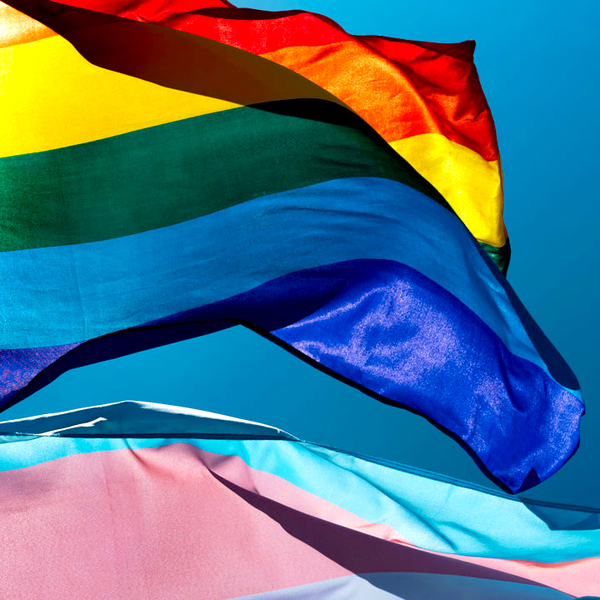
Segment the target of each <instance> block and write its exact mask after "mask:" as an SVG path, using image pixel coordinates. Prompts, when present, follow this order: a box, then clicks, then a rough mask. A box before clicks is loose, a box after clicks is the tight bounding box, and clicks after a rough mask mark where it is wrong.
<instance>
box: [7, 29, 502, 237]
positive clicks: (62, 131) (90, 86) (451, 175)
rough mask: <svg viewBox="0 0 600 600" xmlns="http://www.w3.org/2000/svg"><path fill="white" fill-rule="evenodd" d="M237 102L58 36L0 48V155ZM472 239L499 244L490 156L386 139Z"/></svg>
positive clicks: (427, 139)
mask: <svg viewBox="0 0 600 600" xmlns="http://www.w3.org/2000/svg"><path fill="white" fill-rule="evenodd" d="M238 106H240V105H239V104H235V103H233V102H227V101H225V100H220V99H216V98H211V97H206V96H200V95H197V94H192V93H188V92H182V91H179V90H174V89H170V88H164V87H162V86H159V85H156V84H153V83H150V82H147V81H144V80H141V79H137V78H135V77H129V76H127V75H123V74H121V73H117V72H114V71H109V70H106V69H101V68H99V67H96V66H94V65H92V64H91V63H89V62H88V61H87V60H85V59H84V58H83V57H82V56H81V55H80V54H79V53H78V52H77V50H75V48H74V47H73V46H72V45H71V44H70V43H69V42H67V41H66V40H65V39H63V38H62V37H60V36H52V37H49V38H45V39H41V40H37V41H34V42H29V43H22V44H18V45H16V46H9V47H5V48H0V115H2V118H1V119H0V157H2V156H12V155H17V154H26V153H30V152H42V151H45V150H52V149H55V148H62V147H65V146H71V145H75V144H81V143H85V142H90V141H94V140H97V139H102V138H107V137H112V136H114V135H119V134H122V133H127V132H130V131H135V130H139V129H144V128H146V127H152V126H154V125H161V124H163V123H169V122H173V121H178V120H181V119H186V118H189V117H195V116H199V115H203V114H209V113H213V112H219V111H223V110H228V109H230V108H235V107H238ZM391 145H392V147H393V148H394V149H395V150H396V151H397V152H398V153H399V154H401V155H402V156H403V157H404V158H405V159H406V160H408V162H409V163H410V164H412V165H413V167H415V169H416V170H417V171H418V172H419V173H420V174H421V175H423V177H425V178H426V179H427V180H428V181H430V182H431V183H432V184H433V185H434V186H435V187H436V188H437V189H438V190H439V191H440V192H441V193H442V195H443V196H444V197H445V198H446V199H447V200H448V202H449V203H450V204H451V205H452V207H453V208H454V210H455V211H456V212H457V214H458V215H459V217H460V218H461V219H462V220H463V222H464V223H465V225H466V226H467V227H468V228H469V229H470V231H471V232H472V233H473V235H474V236H475V237H476V238H477V239H478V240H480V241H483V242H486V243H488V244H491V245H493V246H502V245H504V243H505V242H506V234H505V231H504V228H503V225H502V175H501V168H500V164H499V162H498V161H486V160H485V159H483V158H482V157H481V156H480V155H479V154H477V153H476V152H474V151H472V150H470V149H468V148H465V147H464V146H461V145H460V144H457V143H455V142H451V141H450V140H448V139H447V138H446V137H445V136H443V135H441V134H436V133H430V134H424V135H418V136H414V137H411V138H407V139H404V140H400V141H396V142H392V143H391Z"/></svg>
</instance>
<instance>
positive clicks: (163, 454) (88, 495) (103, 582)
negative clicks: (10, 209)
mask: <svg viewBox="0 0 600 600" xmlns="http://www.w3.org/2000/svg"><path fill="white" fill-rule="evenodd" d="M198 457H199V454H198V452H197V451H196V448H194V447H193V446H189V445H187V444H174V445H171V446H166V447H164V448H158V449H147V450H139V451H136V452H131V451H128V450H118V451H113V452H97V453H91V454H80V455H72V456H68V457H65V458H60V459H56V460H54V461H51V462H47V463H43V464H40V465H36V466H32V467H28V468H26V469H21V470H15V471H6V472H3V473H2V474H1V475H0V488H1V489H2V494H1V495H0V565H2V566H1V574H0V597H1V598H11V599H17V598H19V599H21V598H22V599H23V600H31V599H33V598H61V597H66V598H86V599H100V598H102V599H105V598H111V600H112V599H114V600H119V599H123V600H131V599H132V598H148V599H156V600H164V599H165V598H177V599H188V598H189V599H190V600H192V599H193V600H198V599H202V600H209V599H212V598H230V597H232V596H242V595H249V594H253V593H258V592H264V591H269V590H275V589H280V588H286V587H293V586H298V585H303V584H306V583H312V582H316V581H322V580H326V579H331V578H334V577H340V576H343V575H348V574H349V573H350V571H348V570H347V569H344V568H343V567H341V566H340V565H338V564H336V563H335V562H334V561H333V560H331V559H329V558H327V557H325V556H323V555H321V554H319V553H318V552H315V551H314V550H313V549H312V548H311V547H310V546H308V545H306V544H305V543H303V542H301V541H299V540H297V539H295V538H293V537H291V536H289V535H288V534H287V533H286V532H285V531H284V530H282V528H281V527H280V526H279V524H278V523H276V522H275V521H273V520H272V519H270V518H269V517H268V516H267V515H266V514H264V513H263V512H261V511H259V510H256V509H255V508H253V507H252V506H251V505H249V504H247V503H246V502H244V501H243V499H241V498H240V497H238V496H236V495H235V494H232V493H231V491H230V490H229V489H227V488H226V487H225V486H223V485H222V484H221V483H219V482H218V480H217V479H215V477H214V476H213V475H211V474H210V472H209V471H208V470H207V469H206V468H205V467H204V466H203V465H202V464H201V462H200V461H199V460H198Z"/></svg>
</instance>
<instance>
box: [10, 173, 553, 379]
mask: <svg viewBox="0 0 600 600" xmlns="http://www.w3.org/2000/svg"><path fill="white" fill-rule="evenodd" d="M368 258H372V259H378V258H381V259H389V260H396V261H398V262H401V263H404V264H406V265H408V266H410V267H412V268H414V269H416V270H417V271H419V272H421V273H422V274H423V275H425V276H426V277H429V278H430V279H432V280H433V281H435V282H437V283H438V284H440V285H441V286H442V287H444V288H445V289H446V290H448V291H449V292H451V293H452V294H453V295H454V296H455V297H457V298H458V299H459V300H461V301H462V302H463V303H464V304H465V305H466V306H467V307H468V308H470V309H471V310H472V311H473V312H474V313H475V314H477V315H478V316H479V317H481V319H482V320H483V321H484V322H485V323H487V324H488V325H489V326H490V327H491V329H492V330H493V331H495V332H496V334H497V335H498V336H499V337H500V339H502V341H503V342H504V343H505V345H506V346H507V347H508V349H509V350H510V351H511V352H512V353H513V354H515V355H516V356H519V357H521V358H525V359H527V360H529V361H531V362H533V363H534V364H536V365H538V366H540V367H541V368H542V369H544V370H545V371H546V372H548V369H547V367H546V365H545V363H544V361H543V360H542V359H541V358H540V356H539V354H538V353H537V351H536V350H535V348H534V347H533V345H532V343H531V341H530V339H529V337H528V335H527V332H526V331H525V329H524V328H523V325H522V323H521V321H520V320H519V318H518V316H517V315H516V313H515V311H514V309H513V308H512V306H511V303H510V301H509V299H508V297H507V294H506V292H505V290H504V289H503V287H502V285H501V284H500V283H499V281H498V280H497V279H496V278H495V277H494V276H493V275H492V273H491V271H490V266H489V265H488V264H487V263H486V262H485V261H484V260H482V258H481V256H480V251H479V249H478V248H477V244H476V242H475V241H474V239H473V238H472V237H471V236H470V234H469V233H468V232H467V230H466V228H465V227H464V225H463V224H462V223H461V222H460V221H459V220H458V219H457V218H456V217H455V216H453V215H451V214H450V213H449V212H448V211H447V210H446V209H444V208H442V207H441V206H439V205H438V204H437V203H435V202H434V201H433V200H431V199H430V198H428V197H427V196H424V195H423V194H421V193H419V192H417V191H415V190H413V189H412V188H410V187H407V186H405V185H403V184H401V183H397V182H393V181H389V180H385V179H372V178H353V179H343V180H337V181H329V182H326V183H322V184H318V185H314V186H310V187H307V188H303V189H298V190H294V191H291V192H286V193H281V194H275V195H272V196H265V197H262V198H258V199H256V200H252V201H249V202H245V203H243V204H240V205H237V206H234V207H231V208H228V209H225V210H222V211H219V212H217V213H213V214H210V215H206V216H204V217H201V218H199V219H194V220H191V221H186V222H184V223H180V224H178V225H173V226H171V227H166V228H163V229H156V230H152V231H148V232H144V233H140V234H136V235H131V236H127V237H122V238H117V239H113V240H107V241H102V242H94V243H88V244H79V245H74V246H59V247H52V248H37V249H31V250H20V251H14V252H5V253H2V254H0V281H2V282H3V285H2V287H1V288H0V307H2V310H1V316H2V321H1V332H2V335H1V339H2V340H3V344H4V347H7V348H33V347H40V346H53V345H60V344H67V343H72V342H76V341H82V340H87V339H92V338H95V337H98V336H101V335H104V334H107V333H110V332H114V331H117V330H121V329H125V328H128V327H132V326H136V325H141V324H144V323H146V322H149V321H153V320H156V319H160V318H164V317H167V316H169V315H173V314H176V313H179V312H182V311H186V310H190V309H192V308H196V307H199V306H203V305H206V304H211V303H213V302H216V301H219V300H222V299H225V298H228V297H230V296H233V295H236V294H239V293H242V292H245V291H248V290H251V289H253V288H255V287H257V286H258V285H261V284H263V283H265V282H267V281H270V280H272V279H275V278H276V277H280V276H283V275H286V274H289V273H292V272H295V271H299V270H302V269H308V268H313V267H317V266H322V265H327V264H332V263H335V262H342V261H346V260H353V259H368Z"/></svg>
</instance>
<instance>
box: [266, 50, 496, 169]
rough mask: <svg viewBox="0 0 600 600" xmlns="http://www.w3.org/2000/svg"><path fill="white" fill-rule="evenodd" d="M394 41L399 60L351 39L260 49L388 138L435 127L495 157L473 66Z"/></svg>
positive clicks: (490, 123) (487, 156) (488, 157)
mask: <svg viewBox="0 0 600 600" xmlns="http://www.w3.org/2000/svg"><path fill="white" fill-rule="evenodd" d="M397 43H398V44H404V45H406V46H407V48H406V49H405V51H404V54H405V56H404V61H403V63H402V64H401V63H399V62H394V61H392V60H390V59H389V58H386V57H385V56H384V55H383V54H380V53H379V52H377V51H375V50H374V49H373V48H372V47H370V46H367V45H365V44H364V43H360V42H358V41H347V42H338V43H334V44H328V45H325V46H317V47H314V46H313V47H308V46H300V47H288V48H282V49H280V50H276V51H274V52H268V53H266V54H262V55H261V56H263V57H264V58H268V59H269V60H272V61H273V62H276V63H279V64H280V65H283V66H285V67H287V68H288V69H291V70H293V71H296V72H297V73H300V74H301V75H303V76H304V77H306V78H307V79H310V80H311V81H313V82H314V83H316V84H317V85H319V86H321V87H323V88H325V89H326V90H327V91H329V92H331V93H332V94H333V95H334V96H336V97H338V98H339V99H340V100H342V101H343V102H345V103H346V104H348V106H350V107H351V108H352V109H354V110H355V111H356V112H357V113H358V114H359V115H360V116H361V117H362V118H363V119H365V121H367V122H368V123H369V124H370V125H371V126H372V127H373V128H374V129H376V130H377V131H378V132H379V134H380V135H381V136H382V137H384V138H385V139H386V140H387V141H388V142H391V141H397V140H400V139H404V138H408V137H412V136H414V135H420V134H424V133H441V134H442V135H444V136H446V137H447V138H448V139H450V140H451V141H453V142H457V143H459V144H461V145H463V146H466V147H467V148H470V149H471V150H474V151H475V152H477V153H478V154H480V155H481V156H482V157H483V158H485V159H486V160H498V152H497V149H496V145H495V132H494V126H493V121H492V119H491V115H490V112H489V109H488V107H487V104H486V102H485V98H484V97H483V93H477V90H474V89H473V88H474V87H475V86H473V85H472V83H473V82H472V79H473V77H476V73H475V67H474V65H473V64H472V63H469V62H466V61H459V60H456V59H454V58H453V57H449V56H447V55H442V54H439V53H435V52H433V51H430V50H425V49H423V48H421V47H418V46H415V45H414V44H412V43H409V42H402V41H398V42H397ZM388 45H389V42H388ZM429 55H431V56H429Z"/></svg>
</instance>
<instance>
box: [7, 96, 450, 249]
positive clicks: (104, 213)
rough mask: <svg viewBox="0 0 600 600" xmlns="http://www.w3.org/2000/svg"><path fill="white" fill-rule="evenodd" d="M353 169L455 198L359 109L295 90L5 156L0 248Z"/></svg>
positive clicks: (75, 236)
mask: <svg viewBox="0 0 600 600" xmlns="http://www.w3.org/2000/svg"><path fill="white" fill-rule="evenodd" d="M345 177H382V178H387V179H392V180H395V181H399V182H402V183H406V184H408V185H410V186H411V187H414V188H416V189H418V190H420V191H422V192H424V193H426V194H427V195H429V196H431V197H432V198H434V199H435V200H436V201H437V202H439V203H441V204H443V205H444V206H446V207H448V205H447V203H446V202H445V200H444V199H443V198H442V196H441V195H440V194H439V193H438V192H437V191H436V190H435V189H434V188H433V187H432V186H431V185H430V184H429V183H428V182H427V181H425V179H423V178H422V177H421V176H420V175H418V174H417V172H416V171H415V170H414V169H413V168H412V167H411V166H410V165H409V164H408V163H407V162H406V161H404V160H403V159H401V158H400V157H399V156H398V155H397V154H396V153H395V152H394V151H393V150H392V149H391V148H390V147H389V146H388V145H387V144H386V143H385V142H384V141H383V140H382V139H381V138H380V137H379V136H378V135H377V134H376V133H375V132H374V131H373V130H372V129H371V128H370V127H369V126H368V125H366V124H365V123H364V122H363V121H362V120H361V119H360V118H359V117H357V116H356V115H355V114H354V113H352V112H351V111H349V110H348V109H346V108H344V107H342V106H339V105H337V104H335V103H332V102H328V101H324V100H311V99H308V100H290V101H281V102H273V103H267V104H260V105H255V106H254V107H242V108H236V109H232V110H228V111H225V112H219V113H214V114H210V115H203V116H199V117H195V118H192V119H186V120H183V121H177V122H174V123H168V124H165V125H160V126H157V127H151V128H148V129H143V130H141V131H135V132H132V133H127V134H124V135H120V136H115V137H111V138H107V139H103V140H98V141H95V142H90V143H87V144H81V145H77V146H71V147H68V148H60V149H57V150H51V151H48V152H39V153H34V154H26V155H20V156H11V157H7V158H3V159H0V181H1V182H2V188H1V189H0V223H1V224H2V225H0V227H2V230H1V235H0V250H2V251H8V250H17V249H25V248H36V247H47V246H59V245H66V244H76V243H82V242H92V241H98V240H105V239H110V238H115V237H119V236H124V235H129V234H134V233H139V232H142V231H147V230H150V229H156V228H159V227H165V226H168V225H172V224H175V223H179V222H182V221H186V220H189V219H193V218H196V217H200V216H202V215H206V214H209V213H212V212H215V211H218V210H221V209H224V208H227V207H230V206H233V205H236V204H239V203H242V202H245V201H247V200H251V199H253V198H256V197H259V196H264V195H267V194H275V193H278V192H283V191H288V190H291V189H295V188H299V187H305V186H308V185H312V184H315V183H321V182H324V181H329V180H332V179H340V178H345ZM448 208H449V207H448ZM450 210H451V209H450Z"/></svg>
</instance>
